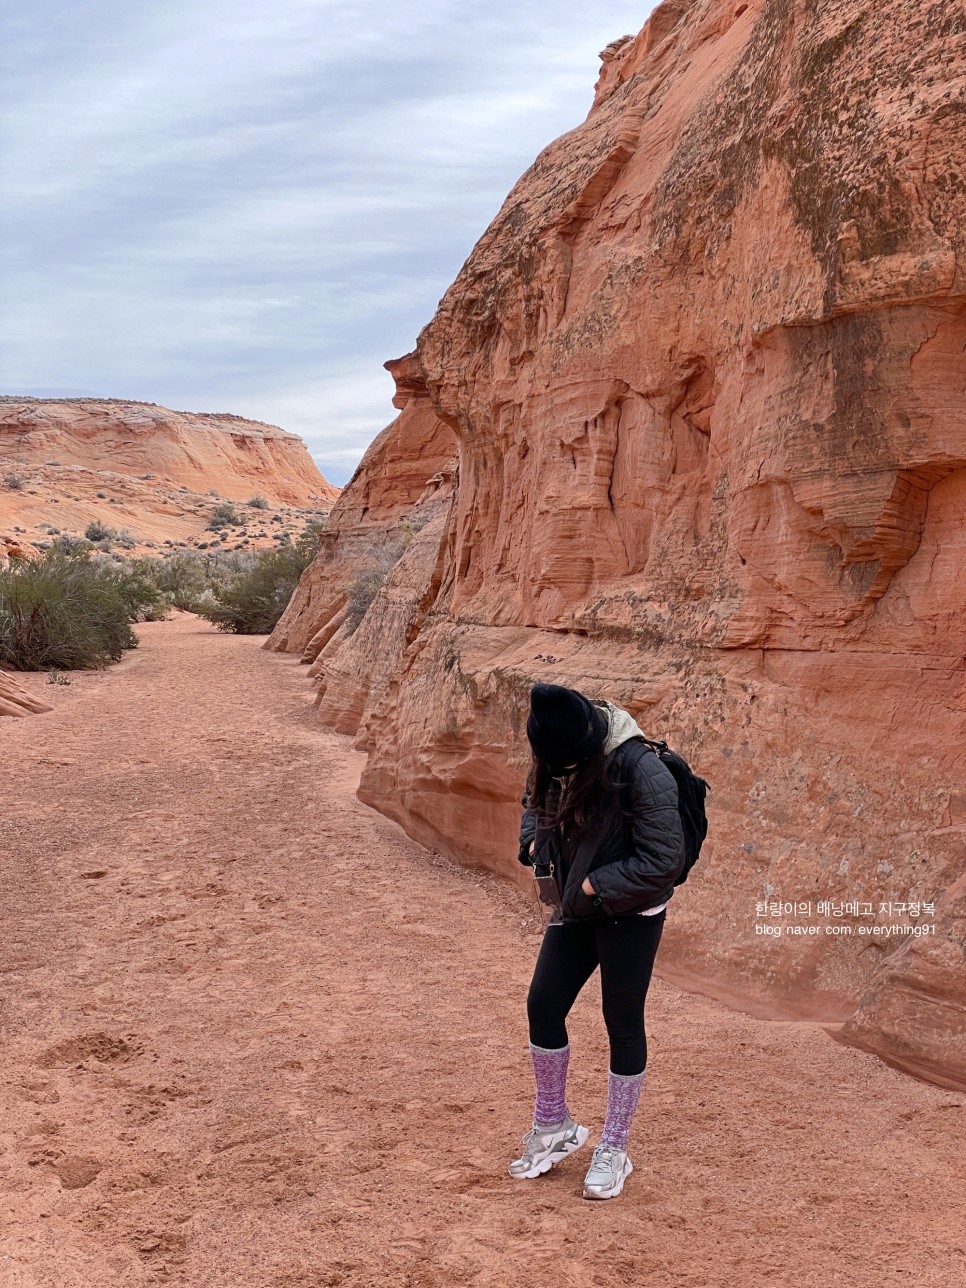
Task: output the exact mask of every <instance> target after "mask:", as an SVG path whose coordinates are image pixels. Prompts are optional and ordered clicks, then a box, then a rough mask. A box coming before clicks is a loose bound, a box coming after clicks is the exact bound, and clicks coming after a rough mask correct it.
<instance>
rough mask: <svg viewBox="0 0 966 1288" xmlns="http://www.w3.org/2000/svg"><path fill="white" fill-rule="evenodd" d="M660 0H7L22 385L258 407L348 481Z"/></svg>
mask: <svg viewBox="0 0 966 1288" xmlns="http://www.w3.org/2000/svg"><path fill="white" fill-rule="evenodd" d="M653 7H654V5H653V4H652V3H651V0H643V3H628V2H626V0H586V2H585V3H584V4H581V5H574V6H573V7H571V6H569V5H561V4H559V2H558V0H517V2H516V3H512V4H511V3H500V2H499V0H489V3H480V2H479V0H420V2H419V3H413V2H412V0H396V3H390V2H389V0H354V2H351V3H350V0H341V2H340V3H333V2H331V0H272V3H270V4H269V3H266V2H265V0H140V2H139V3H132V0H27V3H21V4H11V5H8V6H6V7H5V8H6V16H5V17H4V19H3V30H2V32H0V39H2V46H3V48H2V53H0V60H2V66H0V74H2V76H3V84H4V95H3V101H4V108H3V121H2V140H0V143H2V146H0V202H2V225H0V239H2V241H0V255H2V259H0V287H2V300H0V303H2V308H0V345H2V355H0V392H3V393H14V394H18V393H19V394H34V395H36V396H39V397H56V396H80V395H85V394H92V395H96V396H98V397H119V398H134V399H141V400H144V401H147V402H157V403H161V404H163V405H166V406H169V407H175V408H178V409H182V410H189V411H232V412H237V413H239V414H241V415H244V416H250V417H252V418H254V419H257V420H267V421H270V422H273V423H275V424H279V425H281V426H282V427H283V428H285V429H290V430H293V431H294V432H296V433H298V434H301V435H302V436H303V437H304V438H305V439H306V441H307V442H308V444H309V447H310V449H311V451H312V453H313V455H314V456H315V459H316V460H317V461H318V463H319V466H320V468H321V469H322V470H323V472H324V473H325V474H326V475H327V476H328V478H330V479H331V480H332V481H333V482H335V483H339V484H341V483H344V482H345V480H346V479H347V478H348V477H349V475H350V474H351V472H352V470H353V468H354V467H355V465H356V463H357V462H358V460H359V458H360V456H361V455H362V453H363V451H364V450H365V447H366V445H367V444H368V443H369V441H370V440H371V439H372V438H373V436H374V435H375V434H376V433H377V432H378V431H379V430H380V429H381V428H382V426H383V425H385V424H386V423H387V422H388V421H389V420H390V419H391V418H392V416H393V415H394V414H395V413H394V411H393V409H392V406H391V404H390V401H389V400H390V397H391V394H392V381H391V380H390V378H389V376H388V375H387V373H386V372H385V371H383V369H382V363H383V362H384V361H385V360H386V359H387V358H394V357H398V356H399V355H401V354H403V353H405V352H406V351H407V350H409V349H411V348H412V347H413V344H414V342H415V339H416V335H417V333H418V332H419V329H420V327H421V326H422V325H423V324H424V323H425V322H427V321H428V320H429V318H430V317H431V316H432V314H433V311H434V309H435V307H436V304H437V302H438V300H439V297H440V296H441V295H442V293H443V291H444V290H445V289H446V287H447V286H448V285H449V283H450V282H451V281H452V279H453V277H454V276H455V275H456V273H457V272H458V271H459V268H460V266H461V264H462V263H463V261H464V260H465V259H466V257H467V255H468V254H469V252H470V250H471V249H472V247H473V244H474V242H475V241H476V239H477V238H478V237H479V236H480V234H481V233H482V231H483V230H484V228H485V227H486V225H487V223H488V222H489V220H490V219H491V218H492V217H493V215H494V214H495V213H496V211H497V210H498V209H499V206H500V204H501V202H502V200H503V198H504V197H505V196H506V194H507V192H508V191H509V190H510V188H511V187H512V185H513V183H514V182H515V181H516V179H517V178H518V177H519V175H520V174H521V173H522V171H523V170H525V169H526V167H527V166H528V165H529V164H530V162H531V161H532V160H533V158H534V156H535V155H536V154H537V152H539V150H540V149H541V148H542V147H543V146H544V145H545V144H547V143H549V142H550V140H551V139H553V138H555V137H556V136H557V135H558V134H561V133H563V132H564V131H565V130H568V129H571V128H572V127H573V126H575V125H577V124H579V122H580V121H582V120H583V118H584V117H585V116H586V114H587V111H588V110H589V107H590V103H591V100H592V97H593V86H594V81H595V80H596V79H597V72H598V68H599V62H598V58H597V54H598V51H599V50H601V49H603V47H604V46H605V45H607V44H609V43H610V41H611V40H614V39H615V38H616V37H618V36H621V35H624V34H625V33H627V32H632V33H636V32H637V31H638V30H639V29H640V28H641V27H642V26H643V24H644V21H645V19H646V18H647V15H648V13H649V12H650V10H651V9H652V8H653Z"/></svg>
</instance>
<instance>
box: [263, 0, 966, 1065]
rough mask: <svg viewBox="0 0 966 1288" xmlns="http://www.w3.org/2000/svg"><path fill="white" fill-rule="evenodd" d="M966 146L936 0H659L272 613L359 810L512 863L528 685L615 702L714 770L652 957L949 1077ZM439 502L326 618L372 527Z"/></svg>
mask: <svg viewBox="0 0 966 1288" xmlns="http://www.w3.org/2000/svg"><path fill="white" fill-rule="evenodd" d="M964 158H966V23H964V22H963V20H962V15H961V14H960V13H959V11H958V10H957V9H956V8H955V7H950V6H948V5H944V4H940V3H928V2H927V3H924V4H921V5H918V6H914V7H910V6H908V5H907V4H905V3H904V0H883V3H881V4H879V5H877V6H871V5H869V4H868V3H865V2H861V0H833V2H832V3H828V4H823V5H817V4H815V3H813V0H768V2H767V3H765V2H764V0H752V2H751V3H747V4H745V3H742V4H736V3H733V2H729V3H724V2H723V0H693V2H691V3H688V2H686V0H668V2H667V3H665V4H663V5H662V6H660V8H658V9H657V10H656V11H655V13H654V14H653V15H652V17H651V19H650V21H649V22H648V24H647V25H646V26H645V28H644V30H643V31H642V32H641V33H640V34H639V35H638V36H637V37H635V38H626V39H624V40H622V41H617V42H615V43H614V44H613V45H612V46H609V47H608V49H607V50H606V51H605V54H604V62H603V68H602V72H601V77H600V80H599V82H598V86H597V93H596V97H595V101H594V105H593V108H592V110H591V112H590V114H589V116H588V118H587V120H586V122H585V123H584V124H583V125H581V126H579V127H578V128H577V129H575V130H573V131H571V132H570V133H569V134H567V135H565V136H564V137H563V138H561V139H559V140H557V141H556V142H555V143H553V144H551V145H550V147H548V148H547V149H546V150H545V151H544V152H542V153H541V154H540V156H539V157H538V158H537V160H536V161H535V162H534V164H533V166H531V168H530V169H529V170H528V171H527V172H526V174H524V175H523V177H522V178H521V179H520V181H519V182H518V184H517V185H516V187H515V188H514V189H513V191H512V192H511V193H510V195H509V197H508V198H507V200H506V202H505V203H504V206H503V208H502V209H501V211H500V212H499V214H498V215H497V217H496V218H495V220H494V221H493V223H492V224H491V226H490V227H489V229H488V230H487V231H486V233H485V234H484V235H483V237H482V238H481V240H480V242H479V243H478V245H477V246H476V248H475V249H474V251H473V253H472V254H471V255H470V257H469V259H468V261H467V263H466V265H465V266H464V268H463V270H462V272H461V273H460V275H459V277H458V278H457V279H456V281H455V282H454V284H453V285H452V287H451V288H450V289H449V290H448V291H447V293H446V295H445V296H444V298H443V300H442V302H441V304H440V307H439V310H438V312H437V314H436V316H435V317H434V319H433V320H432V321H431V322H430V324H429V325H428V326H427V327H426V328H425V329H424V331H423V332H422V334H421V335H420V337H419V342H418V346H417V350H416V353H415V355H410V356H409V357H408V358H407V359H405V360H404V362H403V364H402V365H401V367H400V371H399V374H398V376H397V380H399V382H400V389H401V394H400V405H402V404H403V403H404V404H405V405H404V406H403V407H402V410H401V413H400V415H399V417H398V418H397V419H396V421H394V422H393V424H392V425H390V426H389V427H388V428H387V430H385V431H384V433H383V435H382V436H381V437H380V439H378V440H377V442H376V443H375V444H374V445H373V448H372V449H371V451H370V454H369V456H368V457H367V458H366V460H365V461H364V462H363V464H362V465H361V466H360V469H359V471H358V473H357V474H356V476H355V478H354V479H353V480H352V482H351V483H350V485H349V486H348V488H347V489H346V490H345V492H344V494H343V496H342V497H341V498H340V501H339V505H338V507H337V508H336V511H335V512H334V514H333V522H332V525H331V533H330V537H329V544H328V546H327V547H326V549H325V550H323V552H322V554H321V555H320V557H319V559H318V560H317V562H316V564H315V565H314V566H313V568H312V569H311V570H310V571H309V572H308V573H307V574H306V578H305V580H304V582H303V585H302V587H301V588H300V591H299V593H298V595H297V596H296V598H295V600H294V601H293V603H292V605H291V607H290V609H289V612H288V614H287V615H286V619H285V620H284V621H283V623H282V624H280V627H279V630H278V631H277V632H276V636H275V638H274V641H273V642H274V645H275V646H276V647H283V648H288V649H290V650H295V651H304V650H307V652H305V656H306V657H307V659H308V660H310V661H311V662H312V664H313V670H314V674H315V678H316V680H317V682H318V683H319V691H320V697H321V705H320V709H321V713H322V716H323V718H324V719H326V720H329V721H331V722H333V723H335V724H337V726H338V727H340V728H343V729H348V730H352V729H356V728H358V729H359V743H360V745H361V746H363V747H365V748H366V749H367V750H368V753H369V759H368V766H367V769H366V771H365V774H364V777H363V781H362V786H361V789H360V790H361V795H362V796H363V798H364V799H366V800H367V801H369V802H370V803H372V804H374V805H375V806H377V807H378V808H379V809H382V810H383V811H385V812H386V813H387V814H390V815H391V816H392V817H394V818H396V819H398V820H399V821H400V822H402V824H403V825H404V826H405V827H406V828H407V829H408V830H409V831H410V832H411V833H412V834H413V835H415V836H416V837H418V838H419V839H421V840H423V841H426V842H429V843H431V844H434V845H437V846H438V847H440V848H441V849H444V850H445V851H447V852H448V853H450V854H453V855H456V856H458V857H460V858H462V859H465V860H466V861H468V862H472V863H478V864H484V865H487V866H489V867H492V868H494V869H497V870H499V871H502V872H505V873H506V874H508V875H509V876H511V877H512V878H514V879H518V880H522V877H521V876H520V873H519V871H518V869H517V867H516V865H515V857H514V855H515V845H514V835H515V831H516V826H517V822H518V817H519V796H520V790H521V786H522V781H523V778H524V774H525V770H526V763H527V747H526V740H525V736H524V718H525V713H526V703H527V692H528V688H529V686H530V684H531V683H532V682H533V681H535V680H552V681H555V682H559V683H565V684H572V685H576V686H577V687H579V688H581V689H583V690H585V691H586V692H588V693H591V694H595V695H597V694H599V695H604V696H608V697H611V698H612V699H614V700H615V701H617V702H620V703H622V704H624V705H625V706H627V707H628V708H629V709H630V710H631V711H632V712H633V714H634V715H635V716H636V717H637V718H638V720H639V721H640V722H641V723H642V724H643V725H644V726H645V727H647V728H648V729H649V730H651V731H653V733H654V734H656V735H659V736H662V737H666V738H667V739H668V740H669V741H670V742H671V743H672V745H675V746H676V747H678V748H679V749H680V750H681V751H682V752H683V753H684V754H685V755H687V756H688V758H689V759H690V761H691V762H692V764H693V765H694V766H695V767H696V768H697V769H698V770H699V772H701V773H702V774H703V775H704V776H705V777H706V778H708V779H709V780H710V782H711V784H712V789H713V791H712V796H711V805H710V813H711V833H710V838H709V841H708V844H707V849H706V852H705V856H703V858H702V861H701V863H700V864H699V866H698V867H697V868H696V869H695V872H694V873H693V875H692V877H691V879H690V880H689V882H688V883H687V885H686V886H685V887H682V889H681V890H679V891H678V893H677V895H676V896H675V899H674V900H673V903H672V907H671V910H670V919H669V922H668V928H667V933H666V937H665V942H664V948H663V949H662V966H663V968H664V970H665V973H667V974H669V975H670V976H671V977H672V978H673V977H677V978H679V979H681V980H682V982H686V983H689V984H690V985H691V986H694V987H699V988H702V989H705V990H707V991H709V992H713V993H718V994H720V995H722V996H738V997H740V998H741V999H743V1002H744V1004H745V1005H749V1006H752V1007H759V1008H762V1009H767V1010H770V1011H772V1012H774V1011H776V1010H777V1011H779V1012H780V1013H782V1014H787V1015H788V1014H790V1015H800V1016H812V1017H820V1018H823V1019H825V1020H829V1021H844V1028H843V1030H842V1036H843V1037H844V1038H846V1039H847V1040H849V1041H852V1042H855V1043H856V1044H859V1045H862V1046H865V1047H866V1048H868V1049H871V1050H874V1051H876V1052H878V1053H879V1054H880V1055H882V1056H883V1057H884V1058H886V1059H888V1060H890V1061H892V1062H894V1063H896V1064H898V1065H900V1066H901V1067H904V1068H907V1069H909V1070H911V1071H913V1072H916V1073H918V1074H920V1075H922V1076H926V1077H931V1078H933V1079H934V1080H937V1081H945V1082H948V1083H949V1084H950V1085H959V1086H966V917H964V906H966V905H964V899H966V895H964V887H963V882H964V880H966V847H964V839H966V814H964V806H963V800H964V797H963V794H962V793H963V783H964V769H966V736H964V735H966V670H964V642H963V626H962V623H963V621H964V612H966V523H964V515H966V362H964V360H963V352H964V349H966V277H964V265H966V258H964V252H966V246H964V240H966V182H964V179H963V161H964ZM453 452H455V460H454V464H453V465H449V464H444V461H448V460H449V454H450V453H453ZM430 489H433V491H432V493H430ZM427 507H428V508H429V510H428V511H427V513H428V522H427V523H426V524H425V526H423V527H421V528H420V530H419V533H418V536H417V538H414V540H413V541H412V542H411V544H410V545H409V546H407V548H406V553H405V555H404V556H403V558H402V559H400V560H399V562H398V564H396V566H395V569H394V571H393V572H392V573H391V574H390V576H389V577H388V579H387V580H386V582H385V584H384V586H383V588H382V589H381V590H379V591H378V592H377V593H376V595H375V597H374V598H373V600H372V603H371V606H370V607H369V609H368V612H367V613H366V614H365V616H364V617H363V618H362V621H361V624H360V625H358V627H357V628H355V629H354V630H351V631H350V630H349V629H348V628H347V626H346V623H345V620H344V619H343V620H341V621H340V618H339V614H340V613H341V612H343V610H344V607H345V604H346V603H347V602H348V589H349V587H350V585H352V584H354V581H353V579H354V578H355V576H356V575H357V574H356V566H357V563H358V549H359V547H360V546H361V545H362V544H364V543H365V542H366V541H369V540H372V541H374V542H376V543H377V544H379V543H383V542H386V541H389V540H390V538H391V534H392V532H393V531H394V530H395V528H396V527H397V526H398V525H399V524H401V523H411V522H412V517H413V515H414V514H419V513H421V512H423V511H425V510H426V509H427ZM779 904H780V905H782V908H781V909H780V911H779V912H777V913H776V912H775V907H776V905H779ZM789 905H795V907H794V908H793V909H792V910H785V909H787V908H788V907H789ZM796 926H798V927H799V928H801V927H805V928H806V929H805V930H803V931H796V930H795V929H794V928H795V927H796ZM765 927H768V929H769V931H770V932H771V933H768V934H765V933H763V931H764V928H765ZM808 927H814V928H816V929H814V930H810V929H808ZM776 930H781V932H782V933H780V934H776V933H774V932H775V931H776Z"/></svg>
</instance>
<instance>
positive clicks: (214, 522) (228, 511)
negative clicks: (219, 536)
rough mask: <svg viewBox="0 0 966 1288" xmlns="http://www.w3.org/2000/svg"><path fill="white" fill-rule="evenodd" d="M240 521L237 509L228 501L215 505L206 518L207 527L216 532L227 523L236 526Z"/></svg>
mask: <svg viewBox="0 0 966 1288" xmlns="http://www.w3.org/2000/svg"><path fill="white" fill-rule="evenodd" d="M239 523H241V519H239V517H238V511H237V510H236V509H235V507H234V506H233V505H232V504H231V503H230V502H228V501H223V502H222V503H221V505H216V506H215V508H214V510H213V511H212V513H211V518H210V519H209V520H208V527H209V528H210V529H211V531H212V532H217V531H218V530H219V528H224V527H227V526H228V525H229V524H231V525H232V526H237V525H238V524H239Z"/></svg>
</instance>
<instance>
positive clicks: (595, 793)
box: [527, 747, 627, 831]
mask: <svg viewBox="0 0 966 1288" xmlns="http://www.w3.org/2000/svg"><path fill="white" fill-rule="evenodd" d="M553 781H554V779H553V775H552V773H551V772H550V766H549V765H548V764H547V762H546V761H545V760H541V758H540V757H539V756H537V755H534V756H533V759H532V761H531V764H530V772H529V773H528V775H527V793H528V795H529V800H530V808H531V809H532V810H534V812H535V813H536V815H537V822H538V823H539V825H540V827H545V828H555V827H562V826H564V825H570V824H572V825H573V826H575V827H576V828H577V829H578V830H580V831H583V830H584V829H585V828H588V827H592V826H593V824H594V822H595V821H596V820H597V819H598V818H600V816H601V814H602V813H603V812H604V811H605V810H606V809H607V807H608V806H614V805H617V807H618V808H619V809H620V810H621V812H622V813H626V812H627V811H626V810H624V808H623V806H622V804H621V802H620V795H619V793H620V789H621V788H622V787H625V786H627V784H626V783H624V782H621V781H620V780H619V779H618V778H617V776H616V775H615V773H614V771H613V769H612V766H611V762H610V758H609V757H607V756H605V755H604V749H603V747H601V748H600V749H599V750H598V751H597V752H596V753H595V754H594V755H593V756H589V757H588V758H587V759H586V760H583V761H581V762H580V764H578V766H577V768H576V769H575V770H574V771H573V773H572V774H569V775H568V776H567V777H566V778H565V779H564V780H563V783H564V789H563V793H562V799H561V801H560V802H559V805H558V808H557V809H556V810H554V809H551V808H550V806H549V804H548V801H547V796H548V793H549V791H550V786H551V784H552V783H553Z"/></svg>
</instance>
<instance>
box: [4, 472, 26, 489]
mask: <svg viewBox="0 0 966 1288" xmlns="http://www.w3.org/2000/svg"><path fill="white" fill-rule="evenodd" d="M24 482H25V480H24V478H23V477H22V476H21V475H19V474H4V476H3V486H4V487H8V488H10V489H11V490H12V491H15V492H19V491H20V489H21V488H22V487H23V485H24Z"/></svg>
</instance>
